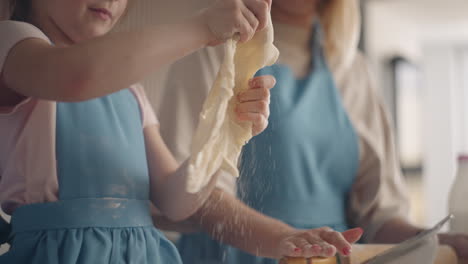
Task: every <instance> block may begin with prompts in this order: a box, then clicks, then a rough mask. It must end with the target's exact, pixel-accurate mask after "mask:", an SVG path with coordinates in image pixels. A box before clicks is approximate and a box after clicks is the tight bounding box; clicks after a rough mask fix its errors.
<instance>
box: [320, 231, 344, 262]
mask: <svg viewBox="0 0 468 264" xmlns="http://www.w3.org/2000/svg"><path fill="white" fill-rule="evenodd" d="M320 237H321V238H322V239H323V240H324V241H326V242H328V243H329V244H331V245H333V246H334V247H336V250H338V252H339V253H340V254H342V255H345V256H348V255H349V254H350V253H351V244H350V243H349V242H348V241H346V239H345V237H344V236H343V234H341V233H340V232H337V231H328V230H324V231H322V232H321V233H320Z"/></svg>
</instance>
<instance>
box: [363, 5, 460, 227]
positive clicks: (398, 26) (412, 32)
mask: <svg viewBox="0 0 468 264" xmlns="http://www.w3.org/2000/svg"><path fill="white" fill-rule="evenodd" d="M366 10H367V11H366V15H367V25H366V40H365V41H366V47H367V49H368V55H369V57H370V59H371V61H372V62H373V64H374V65H375V66H376V67H375V69H376V72H377V77H378V81H379V83H380V88H381V92H382V94H383V96H384V97H385V98H386V99H387V100H386V101H387V102H388V103H390V102H391V101H392V98H391V95H392V93H391V92H390V90H389V88H390V87H389V85H390V82H389V80H388V77H389V76H388V75H387V73H386V72H385V68H384V63H385V60H386V59H388V58H389V57H391V56H394V55H403V56H404V57H406V58H408V59H410V60H411V61H412V62H414V63H416V64H418V65H420V66H421V67H422V69H423V79H424V80H423V83H424V86H423V95H424V97H423V98H422V99H423V100H422V106H423V112H422V113H423V114H422V116H423V120H422V122H423V124H422V127H423V131H422V133H423V135H420V136H421V137H423V138H422V144H423V149H424V152H423V153H424V154H423V159H424V174H423V179H424V181H423V184H422V198H423V201H424V204H421V205H419V206H421V207H425V208H427V210H426V213H425V214H426V217H425V221H424V223H426V224H433V223H435V222H436V221H437V220H438V219H440V218H442V217H443V215H444V214H445V213H446V211H447V206H446V204H447V194H448V192H449V189H450V186H451V184H452V180H453V175H454V173H455V172H454V170H455V157H456V155H457V153H458V152H459V151H461V150H462V149H468V143H466V141H468V139H466V138H467V137H468V135H466V134H467V133H468V117H467V115H468V114H466V115H461V113H466V112H468V95H467V94H468V91H466V90H467V89H468V87H467V88H465V90H463V88H462V81H461V80H462V78H461V76H465V78H467V77H466V75H468V74H467V72H466V71H467V70H468V67H467V68H466V70H465V73H464V74H463V73H462V71H463V70H462V66H461V64H460V61H461V60H460V57H461V53H459V51H460V47H468V15H467V14H468V1H466V0H444V1H440V0H369V1H368V6H367V9H366ZM465 87H466V86H465Z"/></svg>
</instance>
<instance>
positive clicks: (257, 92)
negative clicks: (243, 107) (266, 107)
mask: <svg viewBox="0 0 468 264" xmlns="http://www.w3.org/2000/svg"><path fill="white" fill-rule="evenodd" d="M237 98H238V100H239V102H240V103H244V102H252V101H266V102H270V90H268V89H267V88H260V89H253V90H247V91H245V92H242V93H239V95H238V96H237Z"/></svg>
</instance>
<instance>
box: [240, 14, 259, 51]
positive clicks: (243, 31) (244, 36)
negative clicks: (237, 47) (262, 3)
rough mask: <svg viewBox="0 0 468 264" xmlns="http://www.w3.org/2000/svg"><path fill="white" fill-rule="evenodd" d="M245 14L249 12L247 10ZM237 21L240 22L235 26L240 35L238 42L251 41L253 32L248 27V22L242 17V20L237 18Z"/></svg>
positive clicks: (250, 27)
mask: <svg viewBox="0 0 468 264" xmlns="http://www.w3.org/2000/svg"><path fill="white" fill-rule="evenodd" d="M247 12H250V11H248V10H247ZM239 20H240V21H241V22H239V24H238V25H237V27H238V30H239V35H240V38H239V42H241V43H245V42H247V41H249V40H250V39H252V37H253V35H254V33H255V31H254V30H253V29H252V26H250V23H249V21H247V18H245V17H244V16H242V18H239Z"/></svg>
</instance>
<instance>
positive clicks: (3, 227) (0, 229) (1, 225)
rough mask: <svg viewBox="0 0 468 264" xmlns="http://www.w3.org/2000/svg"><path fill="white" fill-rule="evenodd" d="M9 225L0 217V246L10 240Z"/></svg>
mask: <svg viewBox="0 0 468 264" xmlns="http://www.w3.org/2000/svg"><path fill="white" fill-rule="evenodd" d="M10 234H11V225H10V224H9V223H8V222H7V221H6V220H5V219H3V217H2V216H1V215H0V246H1V245H3V244H5V243H7V242H8V241H9V239H10Z"/></svg>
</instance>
